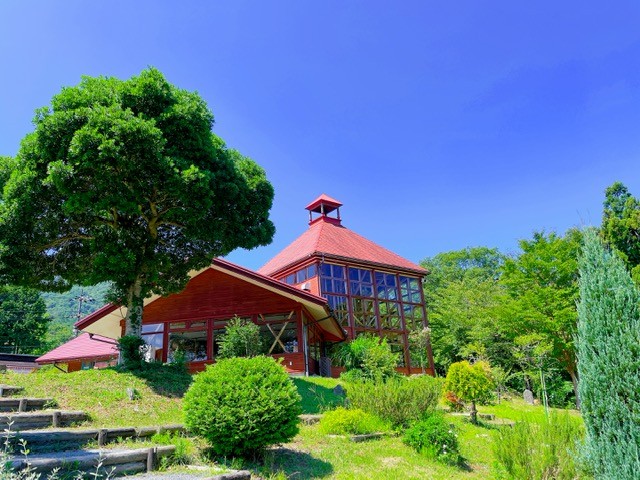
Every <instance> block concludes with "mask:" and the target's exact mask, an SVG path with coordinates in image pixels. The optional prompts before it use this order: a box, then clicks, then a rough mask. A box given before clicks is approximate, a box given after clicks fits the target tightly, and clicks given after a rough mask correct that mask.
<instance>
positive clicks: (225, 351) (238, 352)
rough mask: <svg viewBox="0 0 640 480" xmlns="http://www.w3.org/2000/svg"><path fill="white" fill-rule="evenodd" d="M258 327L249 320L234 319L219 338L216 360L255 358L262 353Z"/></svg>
mask: <svg viewBox="0 0 640 480" xmlns="http://www.w3.org/2000/svg"><path fill="white" fill-rule="evenodd" d="M262 344H263V342H262V337H261V336H260V327H259V326H258V325H256V324H255V323H253V322H252V321H250V320H243V319H241V318H238V317H234V318H232V319H231V320H229V322H228V323H227V326H226V328H225V331H224V334H222V335H221V338H220V351H219V352H218V358H231V357H255V356H256V355H260V354H261V353H263V345H262Z"/></svg>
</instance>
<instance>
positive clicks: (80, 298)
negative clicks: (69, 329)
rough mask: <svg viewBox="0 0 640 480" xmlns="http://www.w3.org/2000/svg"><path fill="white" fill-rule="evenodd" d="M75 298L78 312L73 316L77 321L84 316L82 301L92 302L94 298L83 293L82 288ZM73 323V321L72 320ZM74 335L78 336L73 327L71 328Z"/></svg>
mask: <svg viewBox="0 0 640 480" xmlns="http://www.w3.org/2000/svg"><path fill="white" fill-rule="evenodd" d="M75 300H76V301H77V302H78V312H77V313H76V314H75V315H74V316H73V317H74V318H75V319H76V322H77V321H79V320H80V319H81V318H82V317H84V313H82V304H83V303H92V302H95V299H94V298H92V297H90V296H89V295H85V293H84V291H83V290H80V295H78V296H77V297H76V298H75ZM74 323H75V322H74ZM73 333H74V336H76V337H77V336H78V333H79V332H78V330H77V329H76V328H75V327H74V329H73Z"/></svg>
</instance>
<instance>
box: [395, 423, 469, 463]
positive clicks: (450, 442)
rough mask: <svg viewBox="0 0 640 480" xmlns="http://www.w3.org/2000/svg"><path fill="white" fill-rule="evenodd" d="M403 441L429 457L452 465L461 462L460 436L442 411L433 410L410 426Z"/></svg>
mask: <svg viewBox="0 0 640 480" xmlns="http://www.w3.org/2000/svg"><path fill="white" fill-rule="evenodd" d="M403 442H404V443H405V444H406V445H408V446H410V447H411V448H413V449H414V450H416V451H417V452H419V453H422V454H424V455H426V456H427V457H428V458H432V459H434V460H438V461H441V462H444V463H448V464H451V465H458V464H460V463H461V461H462V458H461V456H460V452H459V450H460V447H459V445H458V436H457V434H456V432H455V428H454V426H453V425H451V424H448V423H447V421H446V420H445V418H444V416H443V415H442V414H441V413H438V412H433V413H431V414H430V415H428V416H426V417H425V418H424V419H422V420H421V421H419V422H417V423H415V424H413V425H412V426H411V427H409V428H408V429H407V430H406V431H405V433H404V438H403Z"/></svg>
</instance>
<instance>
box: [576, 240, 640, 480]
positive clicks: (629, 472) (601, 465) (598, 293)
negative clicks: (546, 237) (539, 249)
mask: <svg viewBox="0 0 640 480" xmlns="http://www.w3.org/2000/svg"><path fill="white" fill-rule="evenodd" d="M578 314H579V322H578V334H577V354H578V359H579V362H578V368H579V371H580V397H581V399H582V417H583V418H584V423H585V426H586V430H587V439H586V442H585V447H586V448H585V450H586V453H587V459H588V460H589V461H590V463H591V465H592V467H593V469H594V473H595V477H596V478H603V479H634V478H638V472H639V471H640V451H639V450H638V445H640V376H638V358H639V357H640V293H639V292H638V289H637V288H636V286H635V285H634V282H633V281H632V279H631V278H630V276H629V273H628V272H627V270H626V269H625V266H624V264H623V262H622V261H621V259H620V258H619V256H618V255H616V254H613V253H612V252H611V251H609V250H608V249H607V248H605V246H604V245H603V244H602V242H601V241H600V239H599V238H598V236H597V235H596V233H595V232H593V231H588V232H586V234H585V247H584V253H583V255H582V258H581V260H580V304H579V306H578Z"/></svg>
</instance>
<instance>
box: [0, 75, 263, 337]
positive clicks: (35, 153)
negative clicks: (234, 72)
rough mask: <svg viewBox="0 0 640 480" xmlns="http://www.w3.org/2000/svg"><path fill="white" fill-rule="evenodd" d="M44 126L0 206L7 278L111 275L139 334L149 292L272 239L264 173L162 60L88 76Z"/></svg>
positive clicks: (86, 281)
mask: <svg viewBox="0 0 640 480" xmlns="http://www.w3.org/2000/svg"><path fill="white" fill-rule="evenodd" d="M34 124H35V131H34V132H33V133H30V134H29V135H27V136H26V137H25V138H24V140H23V141H22V144H21V147H20V150H19V153H18V155H17V158H16V159H15V164H14V165H13V166H12V173H11V176H10V178H9V179H8V181H7V183H6V186H5V189H4V197H3V203H2V205H0V275H1V276H2V280H4V282H5V283H9V282H10V283H16V284H21V285H28V286H32V287H35V288H37V289H40V290H58V291H62V290H65V289H68V288H70V286H71V285H74V284H80V285H90V284H96V283H99V282H104V281H110V282H112V284H113V285H114V288H115V293H116V295H117V297H118V298H119V299H120V301H121V303H122V304H123V305H125V306H126V307H127V318H126V329H127V333H129V334H139V332H140V324H141V317H142V305H143V299H144V298H145V297H147V296H148V295H151V294H159V295H166V294H169V293H172V292H176V291H180V290H181V289H182V288H183V287H184V285H185V284H186V282H187V281H188V273H189V272H190V271H192V270H198V269H201V268H204V267H205V266H207V265H208V264H209V263H210V262H211V259H212V258H213V257H215V256H220V255H225V254H227V253H229V252H230V251H231V250H233V249H235V248H237V247H243V248H253V247H256V246H258V245H264V244H267V243H269V242H270V241H271V239H272V236H273V233H274V226H273V224H272V222H271V221H270V220H269V216H268V214H269V209H270V208H271V203H272V199H273V189H272V187H271V185H270V184H269V182H268V181H267V179H266V176H265V173H264V171H263V170H262V169H261V168H260V167H259V166H258V165H257V164H256V163H254V162H253V161H252V160H250V159H249V158H247V157H244V156H242V155H241V154H240V153H238V152H237V151H234V150H231V149H228V148H227V147H226V146H225V144H224V143H223V142H222V140H220V139H219V138H218V137H216V136H215V135H213V134H212V132H211V127H212V124H213V114H212V113H211V111H210V110H209V109H208V108H207V105H206V104H205V102H204V101H203V100H202V98H201V97H200V96H199V95H197V94H196V93H193V92H188V91H185V90H181V89H179V88H176V87H175V86H173V85H171V84H170V83H168V82H167V81H166V80H165V78H164V77H163V75H162V74H161V73H160V72H159V71H158V70H155V69H152V68H151V69H148V70H145V71H143V72H142V73H141V74H140V75H139V76H137V77H133V78H131V79H129V80H125V81H122V80H118V79H116V78H104V77H98V78H91V77H84V78H83V79H82V81H81V82H80V84H79V85H77V86H75V87H69V88H63V89H62V91H61V92H60V93H59V94H57V95H55V96H54V97H53V99H52V101H51V105H50V106H48V107H44V108H42V109H40V110H38V111H37V114H36V117H35V119H34ZM4 163H6V162H4ZM0 171H2V169H0Z"/></svg>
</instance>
